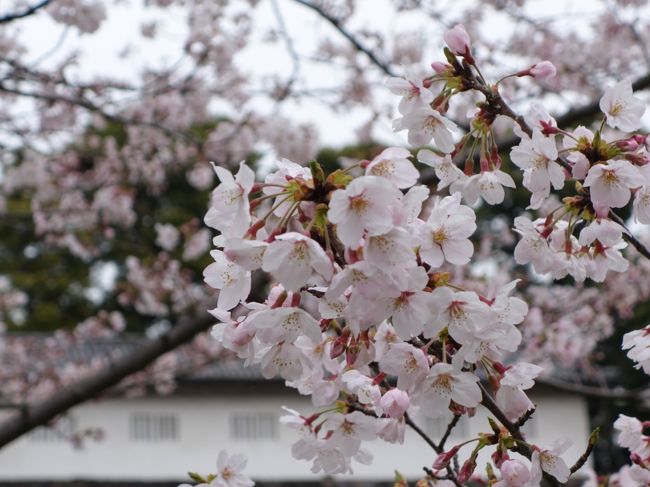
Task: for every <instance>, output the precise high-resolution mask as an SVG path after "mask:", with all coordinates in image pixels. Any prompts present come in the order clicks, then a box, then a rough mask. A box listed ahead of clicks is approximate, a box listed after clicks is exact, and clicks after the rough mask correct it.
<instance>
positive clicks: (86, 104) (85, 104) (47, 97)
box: [0, 83, 199, 145]
mask: <svg viewBox="0 0 650 487" xmlns="http://www.w3.org/2000/svg"><path fill="white" fill-rule="evenodd" d="M0 92H4V93H8V94H11V95H16V96H24V97H27V98H34V99H36V100H44V101H48V102H60V103H67V104H69V105H74V106H77V107H79V108H83V109H85V110H88V111H89V112H92V113H96V114H98V115H101V116H102V117H103V118H105V119H106V120H108V121H110V122H115V123H119V124H123V125H136V126H144V127H150V128H154V129H157V130H160V131H161V132H163V133H165V134H166V135H168V136H169V137H180V138H182V139H186V140H187V141H189V142H193V143H195V144H197V145H199V142H198V141H197V140H195V138H194V137H192V136H191V135H190V134H187V133H184V132H178V131H175V130H172V129H170V128H168V127H165V126H164V125H161V124H160V123H157V122H147V121H142V120H136V119H130V118H126V117H123V116H120V115H114V114H111V113H108V112H106V111H105V110H104V109H103V108H102V107H101V106H99V105H96V104H94V103H93V102H91V101H90V100H88V99H86V98H82V97H79V98H73V97H69V96H64V95H58V94H48V93H39V92H31V91H21V90H18V89H16V88H11V87H9V86H6V85H3V84H2V83H0Z"/></svg>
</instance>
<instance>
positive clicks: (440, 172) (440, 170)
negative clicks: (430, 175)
mask: <svg viewBox="0 0 650 487" xmlns="http://www.w3.org/2000/svg"><path fill="white" fill-rule="evenodd" d="M418 161H420V162H421V163H422V164H426V165H427V166H431V167H432V168H433V170H434V171H435V173H436V177H437V178H438V179H439V180H440V182H439V183H438V189H439V190H440V189H444V188H446V187H447V186H449V185H450V184H451V183H453V182H454V181H457V180H459V179H461V180H462V179H465V178H466V176H465V173H463V171H461V170H460V168H459V167H458V166H456V164H454V162H453V161H452V159H451V156H450V155H449V154H445V155H444V157H441V156H439V155H437V154H436V153H435V152H432V151H430V150H429V149H422V150H421V151H420V152H418Z"/></svg>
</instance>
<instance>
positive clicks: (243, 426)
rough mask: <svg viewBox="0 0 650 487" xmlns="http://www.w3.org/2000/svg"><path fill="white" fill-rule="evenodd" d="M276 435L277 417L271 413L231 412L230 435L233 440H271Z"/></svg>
mask: <svg viewBox="0 0 650 487" xmlns="http://www.w3.org/2000/svg"><path fill="white" fill-rule="evenodd" d="M277 436H278V417H277V416H276V415H275V414H273V413H250V412H249V413H233V414H232V415H231V416H230V437H231V438H232V439H235V440H272V439H275V438H277Z"/></svg>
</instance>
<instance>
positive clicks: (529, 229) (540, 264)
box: [514, 216, 551, 274]
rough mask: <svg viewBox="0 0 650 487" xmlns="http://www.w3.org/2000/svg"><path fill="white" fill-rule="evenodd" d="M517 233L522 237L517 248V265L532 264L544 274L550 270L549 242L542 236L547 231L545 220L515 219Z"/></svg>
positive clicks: (519, 217)
mask: <svg viewBox="0 0 650 487" xmlns="http://www.w3.org/2000/svg"><path fill="white" fill-rule="evenodd" d="M514 230H515V232H517V233H519V234H520V235H521V237H522V238H521V240H519V242H517V246H516V247H515V261H516V262H517V264H528V263H530V262H532V264H533V267H534V269H535V271H536V272H539V273H540V274H544V273H546V272H548V271H549V268H550V254H551V249H550V247H549V244H548V241H547V240H546V238H545V237H543V236H542V232H543V231H545V227H544V220H543V219H538V220H535V221H534V222H533V221H531V220H529V219H528V218H526V217H525V216H518V217H517V218H515V228H514Z"/></svg>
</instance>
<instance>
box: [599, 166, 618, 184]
mask: <svg viewBox="0 0 650 487" xmlns="http://www.w3.org/2000/svg"><path fill="white" fill-rule="evenodd" d="M602 179H603V183H605V184H606V185H607V186H612V185H614V184H616V183H618V175H617V174H616V171H613V170H611V169H604V170H603V176H602Z"/></svg>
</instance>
